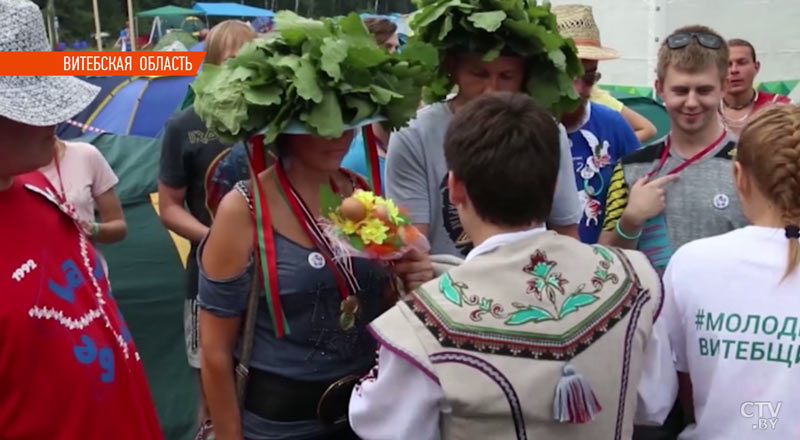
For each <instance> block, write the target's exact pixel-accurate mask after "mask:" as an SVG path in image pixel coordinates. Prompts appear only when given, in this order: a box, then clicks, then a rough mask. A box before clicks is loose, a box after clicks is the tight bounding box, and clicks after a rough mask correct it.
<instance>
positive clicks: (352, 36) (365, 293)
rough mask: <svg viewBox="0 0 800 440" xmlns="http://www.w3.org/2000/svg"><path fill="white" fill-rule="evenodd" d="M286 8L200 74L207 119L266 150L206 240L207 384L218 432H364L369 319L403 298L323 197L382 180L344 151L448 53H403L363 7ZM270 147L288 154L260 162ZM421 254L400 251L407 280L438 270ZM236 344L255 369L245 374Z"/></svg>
mask: <svg viewBox="0 0 800 440" xmlns="http://www.w3.org/2000/svg"><path fill="white" fill-rule="evenodd" d="M275 21H276V26H277V29H278V30H279V35H278V36H277V37H276V38H274V39H269V40H263V39H261V40H256V41H254V42H252V43H249V44H248V45H246V46H244V47H243V48H242V49H241V50H240V52H239V53H238V55H237V56H236V57H235V58H234V59H232V60H231V61H229V62H228V63H226V64H225V65H224V66H222V67H220V68H216V69H215V68H212V69H205V70H204V71H203V73H201V74H200V76H199V77H198V79H197V80H196V81H195V83H194V84H193V87H194V88H195V91H196V93H197V99H196V101H195V109H196V110H197V112H198V114H199V115H200V117H201V118H203V119H204V121H205V122H206V123H207V124H208V126H209V128H211V129H213V130H215V131H216V132H217V134H218V135H219V136H220V137H221V138H223V139H232V140H248V143H249V146H250V148H251V149H252V157H251V172H252V178H251V180H249V181H246V182H245V181H242V182H239V183H238V184H237V185H236V186H235V190H234V191H231V192H230V193H229V194H228V195H226V196H225V197H224V198H223V200H222V202H221V203H220V206H219V208H218V211H217V215H216V218H215V221H214V223H213V225H212V226H211V230H210V232H209V234H208V235H207V237H206V238H205V239H204V240H203V242H202V243H201V245H200V249H199V251H198V255H199V257H198V258H199V261H198V262H199V267H200V285H199V300H198V301H199V304H200V307H201V312H200V328H201V332H200V334H201V335H202V337H201V347H202V350H201V352H202V357H201V365H202V368H201V371H202V378H203V386H204V389H205V390H206V395H207V401H208V405H209V409H210V413H211V419H212V421H213V424H214V432H215V435H216V438H217V439H220V440H222V439H242V438H245V439H267V438H269V439H311V438H313V439H324V438H331V439H333V438H336V439H347V438H354V435H353V434H352V432H351V431H350V428H349V425H348V422H347V408H348V401H349V396H350V390H351V389H352V387H353V386H354V385H355V382H356V380H357V379H358V378H359V377H360V376H361V375H363V374H365V373H366V372H367V371H368V370H369V369H370V368H371V367H372V366H373V364H374V359H375V350H376V345H375V343H374V341H373V339H372V338H371V336H370V335H369V334H368V333H367V331H366V329H365V327H366V324H368V323H369V322H370V321H372V320H373V319H374V318H375V317H377V316H378V315H379V314H380V313H382V312H383V311H384V310H386V309H387V308H388V307H389V306H390V305H391V303H392V301H391V300H390V301H387V293H389V286H390V283H389V276H388V275H389V274H388V271H387V268H386V265H385V264H382V263H381V262H379V261H376V260H375V259H367V258H358V257H354V256H353V255H350V254H343V253H341V252H340V251H337V250H336V248H337V246H339V245H337V243H336V241H337V240H338V239H339V238H337V237H335V236H332V235H330V234H328V233H326V232H325V229H326V228H329V227H330V220H323V217H324V215H323V207H322V204H323V201H324V200H331V197H333V198H334V199H336V200H345V199H347V200H350V199H349V197H351V196H355V195H356V194H358V195H359V197H364V196H365V195H366V194H371V193H370V192H369V190H370V188H369V187H368V185H367V184H366V182H365V180H364V179H363V178H361V177H360V176H358V175H356V174H353V173H351V172H348V171H346V170H344V169H342V168H341V167H340V164H341V161H342V158H343V157H344V155H345V154H346V153H347V151H348V147H349V145H350V142H351V140H352V138H353V136H354V134H355V130H357V129H361V128H362V127H365V126H368V125H369V124H371V123H372V122H375V121H376V120H380V119H382V116H381V115H384V114H385V115H387V116H389V117H388V118H387V119H388V122H389V123H390V124H391V125H399V124H402V123H404V122H405V121H406V120H407V118H408V117H410V115H412V114H413V113H414V110H415V108H416V103H417V102H418V101H419V98H420V96H419V95H420V91H421V83H422V82H423V81H425V80H426V79H427V78H428V74H427V72H429V68H428V67H427V66H426V65H425V64H424V63H423V62H421V61H419V60H418V59H417V58H416V57H417V56H418V55H419V54H424V53H426V51H427V53H434V54H435V51H432V50H431V51H432V52H431V51H428V50H427V48H426V47H425V46H423V45H420V46H418V47H417V48H416V49H413V50H411V51H410V52H406V54H405V55H402V56H401V55H398V56H394V55H390V54H389V53H387V52H386V51H385V50H382V49H381V48H380V47H378V46H377V44H376V43H375V42H374V40H373V39H372V37H371V36H370V35H369V33H368V32H367V29H366V28H365V26H364V24H363V23H362V21H361V20H360V18H359V17H358V16H357V15H356V14H351V15H349V16H347V17H343V18H337V19H324V20H323V21H316V20H310V19H305V18H301V17H298V16H296V15H294V14H293V13H290V12H282V13H279V14H278V15H277V16H276V19H275ZM309 29H315V30H316V31H315V32H309V31H308V30H309ZM415 52H416V54H417V55H415ZM323 54H326V55H323ZM351 55H352V56H351ZM320 57H321V59H320ZM434 58H435V56H434ZM420 59H424V57H420ZM317 66H322V68H321V69H318V68H317ZM223 108H224V109H225V110H224V111H222V110H221V109H223ZM371 137H373V136H372V135H371V133H368V134H367V138H371ZM265 146H266V148H273V147H274V149H275V150H274V151H275V152H276V154H277V156H278V160H277V161H276V163H275V164H274V165H273V166H271V167H269V168H268V169H266V170H263V171H260V172H259V166H260V165H262V164H263V158H264V156H265V154H266V153H265V151H264V148H265ZM348 203H352V202H348ZM341 204H345V203H344V201H342V202H341ZM341 208H342V207H341V206H337V207H336V209H337V210H341ZM377 230H378V235H380V230H381V228H380V227H378V228H377ZM371 237H372V238H375V239H378V240H379V241H380V242H383V241H384V240H382V239H380V237H377V236H371ZM395 247H396V248H397V250H398V253H399V254H403V251H404V249H403V247H402V246H399V245H396V246H395ZM421 255H424V254H422V253H413V254H411V255H409V254H405V255H403V256H402V260H400V261H399V262H398V263H397V264H396V265H395V268H396V272H397V274H398V275H399V276H400V278H401V279H402V280H403V282H405V283H406V287H407V288H413V287H414V286H415V280H418V279H425V278H430V277H431V276H432V273H431V271H432V269H431V267H430V263H429V262H428V261H427V260H425V259H424V258H423V257H419V256H421ZM376 256H377V255H376ZM416 257H419V258H416ZM251 283H255V284H251ZM253 286H255V287H253ZM248 291H251V292H257V296H252V295H253V293H250V295H251V296H249V295H248ZM251 298H257V302H255V303H254V302H249V301H248V300H249V299H251ZM250 304H255V306H254V307H253V306H251V305H250ZM250 313H254V315H250ZM248 315H249V316H254V319H255V321H254V324H253V325H254V330H253V331H252V333H251V334H252V345H249V342H248V331H249V330H248V326H247V323H248V322H249V320H248V319H247V317H248ZM243 317H244V319H243ZM243 322H244V323H245V326H244V331H243V332H240V329H241V328H242V323H243ZM247 352H249V353H251V356H250V359H249V363H248V362H247V361H248V359H247V358H248V356H247V355H245V353H247ZM234 358H235V359H237V361H238V362H239V365H240V366H244V367H247V368H248V374H247V382H246V385H245V386H242V385H241V384H242V381H241V380H240V381H239V382H237V379H236V378H235V377H234ZM237 371H241V369H240V368H238V367H237ZM237 386H239V387H240V388H238V389H239V390H243V392H241V393H238V395H237ZM237 399H239V400H238V402H242V403H241V404H239V403H238V402H237Z"/></svg>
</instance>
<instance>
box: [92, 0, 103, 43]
mask: <svg viewBox="0 0 800 440" xmlns="http://www.w3.org/2000/svg"><path fill="white" fill-rule="evenodd" d="M92 8H93V9H94V39H95V41H97V50H103V37H101V36H100V13H99V12H98V11H97V0H92Z"/></svg>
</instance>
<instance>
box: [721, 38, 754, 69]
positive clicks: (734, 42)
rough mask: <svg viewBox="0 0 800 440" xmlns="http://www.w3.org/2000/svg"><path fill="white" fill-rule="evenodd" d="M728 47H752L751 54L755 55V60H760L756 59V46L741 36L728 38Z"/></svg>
mask: <svg viewBox="0 0 800 440" xmlns="http://www.w3.org/2000/svg"><path fill="white" fill-rule="evenodd" d="M728 47H729V48H730V47H749V48H750V55H752V57H753V62H754V63H755V62H758V60H757V59H756V48H755V47H753V44H752V43H750V42H749V41H747V40H743V39H741V38H733V39H730V40H728Z"/></svg>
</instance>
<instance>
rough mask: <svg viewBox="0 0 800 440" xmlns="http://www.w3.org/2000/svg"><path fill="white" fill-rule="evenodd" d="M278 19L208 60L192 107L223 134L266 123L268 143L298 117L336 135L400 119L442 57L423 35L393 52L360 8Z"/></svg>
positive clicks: (228, 138) (236, 136)
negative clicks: (261, 33) (267, 31)
mask: <svg viewBox="0 0 800 440" xmlns="http://www.w3.org/2000/svg"><path fill="white" fill-rule="evenodd" d="M275 25H276V30H277V32H275V33H273V34H272V35H269V36H267V37H264V38H260V39H257V40H254V41H252V42H250V43H248V44H246V45H245V46H243V47H242V49H241V50H240V51H239V52H238V53H237V55H236V56H235V57H234V58H232V59H229V60H228V61H226V62H225V63H224V64H223V65H222V66H208V65H207V66H204V67H203V71H202V72H201V73H200V74H199V75H198V76H197V78H196V79H195V81H194V83H193V84H192V89H193V90H194V92H195V93H196V95H197V97H196V99H195V104H194V108H195V111H196V112H197V114H198V116H200V118H201V119H202V120H203V121H204V122H205V123H206V125H207V126H208V128H209V129H211V130H213V131H214V132H215V133H216V134H217V135H218V136H219V137H220V139H221V140H223V141H224V142H230V143H232V142H235V141H238V140H243V139H246V138H247V137H248V136H250V135H252V134H254V133H257V132H260V131H264V132H265V135H266V137H265V141H266V142H268V143H269V142H272V141H274V140H275V138H276V137H277V136H278V134H280V133H281V132H282V131H284V130H285V129H287V127H289V126H290V125H297V124H299V125H301V126H302V127H303V128H304V130H305V131H306V132H308V133H310V134H312V135H314V136H319V137H324V138H338V137H340V136H342V134H343V133H344V132H345V131H346V130H347V129H349V128H352V127H354V126H356V125H358V124H359V123H360V122H362V121H365V120H367V119H370V118H373V117H375V116H380V117H385V118H386V119H387V120H388V125H389V126H390V127H391V128H395V127H400V126H403V125H404V124H405V123H406V122H408V120H409V119H411V118H412V117H413V116H414V115H415V113H416V109H417V107H418V105H419V102H420V100H421V93H422V86H423V85H425V84H427V83H428V82H430V81H431V80H432V79H433V77H434V69H435V68H436V67H437V65H438V63H439V60H438V54H437V51H436V49H435V48H433V47H432V46H430V45H428V44H425V43H422V42H413V43H410V44H408V45H407V46H406V47H405V48H404V49H403V52H402V53H401V54H397V55H390V54H389V53H388V52H387V51H386V50H385V49H383V48H381V47H380V46H378V45H377V44H376V43H375V40H374V38H373V36H372V35H371V34H370V33H369V31H368V30H367V28H366V26H365V25H364V23H363V22H362V20H361V18H360V17H359V16H358V15H357V14H355V13H351V14H350V15H348V16H346V17H336V18H325V19H322V20H311V19H307V18H303V17H300V16H298V15H295V14H294V13H292V12H288V11H283V12H279V13H278V14H277V15H276V17H275Z"/></svg>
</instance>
